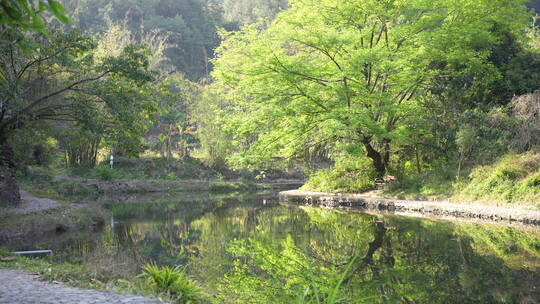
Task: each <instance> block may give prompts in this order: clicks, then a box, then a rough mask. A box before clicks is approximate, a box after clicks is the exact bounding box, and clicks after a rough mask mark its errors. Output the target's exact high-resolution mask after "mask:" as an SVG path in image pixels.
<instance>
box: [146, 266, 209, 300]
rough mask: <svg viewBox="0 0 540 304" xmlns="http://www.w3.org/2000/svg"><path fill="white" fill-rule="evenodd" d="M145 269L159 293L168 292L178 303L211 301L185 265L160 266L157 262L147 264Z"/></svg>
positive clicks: (151, 283)
mask: <svg viewBox="0 0 540 304" xmlns="http://www.w3.org/2000/svg"><path fill="white" fill-rule="evenodd" d="M143 269H144V276H145V277H146V278H147V281H148V284H149V285H150V286H151V287H152V288H153V289H154V290H156V291H157V292H158V293H163V294H167V295H168V296H169V297H170V298H171V299H172V300H174V301H176V302H177V303H193V304H198V303H211V298H210V297H209V296H208V295H207V294H206V293H205V292H204V291H203V289H202V288H201V286H199V284H198V283H197V282H195V281H193V280H191V279H190V278H189V277H188V275H187V273H186V268H185V267H182V268H181V267H178V266H176V267H169V266H163V267H159V266H157V265H156V264H147V265H146V266H144V268H143Z"/></svg>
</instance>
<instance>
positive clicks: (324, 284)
mask: <svg viewBox="0 0 540 304" xmlns="http://www.w3.org/2000/svg"><path fill="white" fill-rule="evenodd" d="M95 201H99V202H100V203H103V204H104V205H105V206H106V208H107V209H108V210H110V212H111V214H112V217H111V219H110V221H109V222H108V223H107V225H105V227H103V228H102V229H100V230H99V231H94V232H73V233H63V234H58V235H55V236H53V237H50V238H46V239H41V240H34V241H28V242H27V243H25V244H21V243H19V244H11V246H12V248H13V249H35V248H46V249H53V250H54V252H55V255H54V256H52V257H51V258H52V259H54V260H56V261H69V262H73V263H85V264H89V265H92V267H97V269H99V271H104V272H107V271H114V272H122V273H125V274H126V276H128V277H129V276H130V275H136V274H138V273H140V272H141V266H142V265H144V264H146V263H148V262H151V261H154V262H156V263H157V264H161V265H185V266H186V267H187V269H188V271H189V273H190V275H191V276H192V277H193V278H195V279H197V280H198V281H199V282H201V283H202V284H203V285H204V287H205V289H206V290H207V291H208V292H209V293H210V294H212V295H213V296H214V297H216V298H217V299H218V302H219V303H295V302H296V301H297V300H298V299H299V298H301V297H303V295H304V293H305V292H306V290H307V291H309V293H313V292H317V293H319V294H321V295H322V294H330V293H332V291H333V290H334V289H336V290H339V297H340V298H342V299H343V302H344V303H538V302H539V301H540V232H539V231H538V230H537V229H534V228H513V227H505V226H499V225H493V224H475V223H463V222H450V221H437V220H428V219H419V218H411V217H401V216H395V215H385V214H366V213H361V212H355V211H339V210H329V209H320V208H313V207H306V206H297V205H287V204H283V203H280V202H279V200H278V198H277V195H276V194H275V193H270V194H268V193H267V194H245V195H241V194H232V195H212V194H207V193H193V194H177V195H154V196H148V197H145V196H143V197H118V198H112V197H106V198H103V197H102V198H98V199H96V200H95Z"/></svg>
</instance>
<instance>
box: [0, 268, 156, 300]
mask: <svg viewBox="0 0 540 304" xmlns="http://www.w3.org/2000/svg"><path fill="white" fill-rule="evenodd" d="M0 282H1V283H0V303H1V304H102V303H103V304H105V303H107V304H159V303H162V302H161V301H159V300H156V299H151V298H146V297H141V296H133V295H124V294H117V293H113V292H108V291H98V290H91V289H82V288H75V287H68V286H64V285H59V284H51V283H46V282H41V281H38V280H36V276H35V275H31V274H28V273H27V272H24V271H21V270H7V269H0Z"/></svg>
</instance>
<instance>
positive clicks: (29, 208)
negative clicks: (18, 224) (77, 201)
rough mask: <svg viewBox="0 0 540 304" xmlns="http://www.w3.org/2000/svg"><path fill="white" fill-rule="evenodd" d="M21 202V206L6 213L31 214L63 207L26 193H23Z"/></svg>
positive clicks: (49, 200) (9, 209)
mask: <svg viewBox="0 0 540 304" xmlns="http://www.w3.org/2000/svg"><path fill="white" fill-rule="evenodd" d="M21 201H22V204H21V205H20V206H17V207H16V208H8V209H7V210H6V211H7V212H8V213H13V214H30V213H35V212H41V211H47V210H52V209H57V208H60V207H62V205H61V204H60V203H58V202H57V201H53V200H51V199H47V198H39V197H35V196H33V195H31V194H30V193H28V192H26V191H21Z"/></svg>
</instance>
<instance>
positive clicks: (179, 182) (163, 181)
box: [18, 158, 302, 200]
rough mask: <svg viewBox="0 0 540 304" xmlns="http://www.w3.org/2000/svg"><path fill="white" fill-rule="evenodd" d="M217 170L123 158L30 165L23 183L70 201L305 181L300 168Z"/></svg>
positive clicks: (177, 162)
mask: <svg viewBox="0 0 540 304" xmlns="http://www.w3.org/2000/svg"><path fill="white" fill-rule="evenodd" d="M264 176H265V177H266V178H265V179H263V178H262V175H257V174H256V172H247V171H242V172H233V171H216V170H214V169H212V168H210V167H207V166H205V165H204V164H202V163H201V162H200V161H198V160H196V159H191V158H186V159H169V160H168V159H163V158H139V159H127V158H119V161H118V162H116V163H115V167H114V168H110V167H108V166H105V165H98V166H96V167H94V168H74V169H65V168H43V167H26V168H25V169H24V170H20V172H19V176H18V177H19V180H20V181H21V184H22V188H23V189H25V190H26V191H28V192H31V193H33V194H34V195H36V196H40V197H47V198H51V199H55V200H64V199H65V198H66V196H68V197H69V196H74V195H87V194H99V193H107V194H108V193H146V192H184V191H208V192H231V191H247V190H265V189H274V188H276V187H279V185H280V183H279V181H280V180H301V178H302V176H301V175H298V174H297V173H295V172H292V173H287V172H283V171H275V172H265V173H264Z"/></svg>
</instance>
